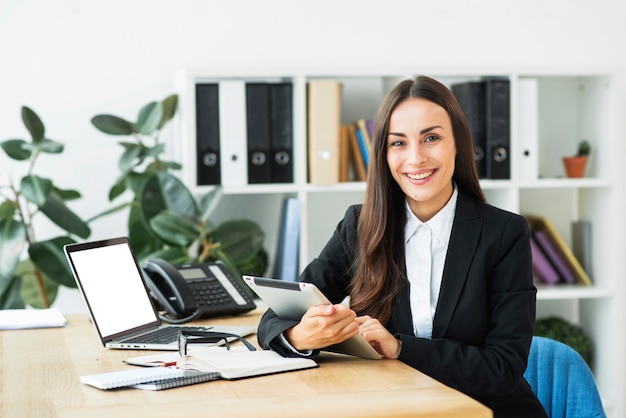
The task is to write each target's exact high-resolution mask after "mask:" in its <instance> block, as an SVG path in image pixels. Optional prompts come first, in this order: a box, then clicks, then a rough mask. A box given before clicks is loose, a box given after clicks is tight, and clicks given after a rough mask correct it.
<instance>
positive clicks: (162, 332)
mask: <svg viewBox="0 0 626 418" xmlns="http://www.w3.org/2000/svg"><path fill="white" fill-rule="evenodd" d="M179 330H185V331H208V328H207V327H161V328H158V329H156V330H154V331H152V332H149V333H147V334H143V335H137V336H135V337H131V338H128V339H126V340H124V342H125V343H142V344H170V343H173V342H176V341H177V340H178V331H179Z"/></svg>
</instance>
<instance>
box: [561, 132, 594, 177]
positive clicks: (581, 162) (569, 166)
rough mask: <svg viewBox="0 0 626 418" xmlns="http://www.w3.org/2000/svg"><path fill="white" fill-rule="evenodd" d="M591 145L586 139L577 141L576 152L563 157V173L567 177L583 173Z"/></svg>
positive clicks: (579, 175) (582, 175)
mask: <svg viewBox="0 0 626 418" xmlns="http://www.w3.org/2000/svg"><path fill="white" fill-rule="evenodd" d="M590 152H591V146H590V145H589V142H588V141H587V140H582V141H580V142H579V143H578V153H577V154H576V155H574V156H570V157H563V165H564V166H565V174H566V175H567V177H569V178H581V177H584V175H585V167H586V166H587V160H588V159H589V153H590Z"/></svg>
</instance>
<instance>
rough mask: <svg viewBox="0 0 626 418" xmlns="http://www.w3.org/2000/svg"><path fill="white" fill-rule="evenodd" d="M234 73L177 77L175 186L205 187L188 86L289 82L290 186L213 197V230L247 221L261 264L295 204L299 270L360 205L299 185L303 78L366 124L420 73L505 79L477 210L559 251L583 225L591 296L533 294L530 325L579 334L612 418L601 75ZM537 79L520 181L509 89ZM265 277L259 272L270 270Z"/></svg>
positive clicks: (610, 222) (611, 176) (614, 186)
mask: <svg viewBox="0 0 626 418" xmlns="http://www.w3.org/2000/svg"><path fill="white" fill-rule="evenodd" d="M427 70H428V71H426V70H424V69H421V71H419V72H417V71H413V70H410V71H398V70H391V71H390V70H389V69H383V70H375V71H369V70H368V71H363V70H358V69H355V70H354V71H346V70H339V71H336V70H333V71H327V70H326V71H310V72H306V73H302V72H290V71H282V70H280V71H265V72H255V73H254V74H250V73H246V72H243V71H229V72H220V73H219V74H217V73H215V72H212V71H209V70H206V71H205V70H185V71H183V72H181V73H180V74H178V75H177V78H176V85H177V89H178V92H179V94H180V109H179V122H180V132H181V134H182V136H181V138H179V140H178V141H177V143H178V145H179V147H177V148H176V149H177V151H178V153H179V154H178V155H177V157H178V158H179V160H180V161H181V162H182V164H183V169H184V173H183V180H184V181H185V183H186V184H187V185H188V186H189V187H191V188H192V189H193V190H195V191H196V192H197V193H202V192H205V191H207V190H208V189H209V188H210V186H201V187H199V186H197V185H196V180H195V172H196V166H195V128H194V127H195V126H196V125H195V122H196V121H195V111H194V109H195V96H194V95H195V93H194V92H195V89H194V86H195V84H196V83H199V82H206V81H217V80H222V79H238V80H246V81H273V80H277V79H279V80H289V81H291V82H292V83H293V92H294V97H293V115H294V119H293V123H294V138H293V139H294V144H293V154H294V155H293V157H294V161H295V164H294V182H293V184H267V185H248V186H240V187H236V188H228V187H225V188H224V198H223V200H222V202H221V205H220V208H219V210H218V213H217V214H216V216H217V217H218V218H220V219H218V220H222V219H221V218H223V219H229V218H236V217H245V218H250V219H254V220H256V221H258V222H259V223H260V224H261V225H262V226H263V228H264V230H265V232H266V249H267V250H268V251H269V253H270V257H271V258H272V259H273V257H274V252H275V246H276V240H277V233H278V223H279V219H278V218H279V213H280V204H281V200H282V198H283V197H285V196H297V197H298V198H299V199H300V201H301V204H302V214H301V217H302V224H301V239H300V265H301V267H302V266H305V265H306V264H307V263H308V262H309V261H310V260H311V259H313V258H314V257H315V256H316V255H317V254H318V253H319V251H320V250H321V248H322V247H323V245H324V244H325V243H326V241H327V240H328V239H329V238H330V236H331V234H332V232H333V230H334V228H335V226H336V224H337V222H339V220H341V218H342V217H343V213H344V211H345V209H346V208H347V207H348V205H350V204H352V203H359V202H361V201H362V199H363V193H364V190H365V184H364V183H362V182H351V183H338V184H335V185H329V186H319V185H312V184H308V183H307V152H306V149H307V146H306V144H307V137H306V83H307V81H308V80H311V79H319V78H329V79H335V80H339V81H341V83H342V86H343V93H342V94H343V97H342V101H343V103H342V123H344V124H349V123H353V122H354V121H355V120H356V119H359V118H365V119H373V118H374V116H375V113H376V109H377V107H378V104H379V103H380V101H381V100H382V98H383V96H384V95H385V94H386V93H387V91H389V90H390V89H391V88H392V87H393V86H394V85H395V84H396V83H397V82H399V81H400V80H402V79H405V78H411V77H413V76H414V75H416V74H427V75H429V76H432V77H435V78H437V79H438V80H440V81H442V82H443V83H444V84H446V85H448V86H450V85H452V84H453V83H456V82H462V81H469V80H478V79H480V78H481V77H482V76H500V77H507V78H508V79H509V80H510V86H511V148H510V155H511V179H510V180H482V181H481V185H482V187H483V189H484V191H485V194H486V196H487V198H488V200H489V202H490V203H491V204H493V205H495V206H498V207H501V208H503V209H506V210H509V211H512V212H516V213H537V214H541V215H543V216H546V217H548V218H549V219H550V220H551V221H552V223H553V224H554V225H555V227H556V229H557V230H558V231H559V233H560V234H561V235H562V236H563V238H564V239H565V241H566V242H567V243H569V244H571V231H570V228H571V227H570V225H571V222H572V221H575V220H579V219H586V220H589V221H591V224H592V231H593V236H592V242H593V254H592V260H593V266H592V268H591V271H588V273H589V275H590V277H591V278H592V281H593V285H592V286H588V287H585V286H580V285H568V286H565V285H557V286H538V288H539V291H538V310H537V315H538V318H541V317H546V316H549V315H559V316H561V317H564V318H565V319H567V320H569V321H571V322H574V323H576V324H579V325H580V326H582V328H583V329H584V331H585V332H586V333H587V334H588V335H589V336H590V338H591V339H592V342H593V353H594V358H593V364H592V369H593V371H594V375H595V377H596V381H597V383H598V386H599V388H600V392H601V395H602V397H603V401H604V403H605V407H606V409H607V412H608V413H609V415H610V416H624V415H625V407H624V401H623V399H624V393H623V392H624V383H625V382H624V377H623V376H622V375H621V371H622V370H623V358H622V357H623V339H624V328H623V326H622V324H621V317H622V315H623V312H622V308H621V304H622V301H621V299H622V294H623V285H622V278H621V275H622V272H623V271H624V265H625V263H624V257H623V249H624V242H623V241H624V240H623V237H622V234H621V233H620V231H621V230H622V229H618V227H619V226H621V221H618V220H619V219H620V217H621V213H620V207H621V206H620V205H621V204H622V202H623V196H622V193H623V192H622V190H621V189H622V188H621V186H620V185H619V184H618V179H619V178H620V173H621V172H622V171H623V167H622V166H621V165H620V162H619V160H618V158H619V156H620V155H622V154H623V151H624V150H623V149H622V145H621V144H620V141H621V139H620V138H619V132H618V128H617V126H618V125H617V123H616V120H617V112H618V101H617V100H616V96H617V93H618V91H619V88H618V86H617V85H616V84H617V78H616V77H615V76H614V75H613V74H612V73H611V72H610V71H604V70H599V71H583V72H576V71H571V70H566V71H549V72H546V71H525V72H523V73H520V72H516V71H511V72H503V71H491V70H489V69H487V71H474V72H466V71H456V70H449V69H427ZM525 78H535V79H537V81H538V110H539V112H538V114H539V120H538V138H539V142H538V164H537V167H538V173H536V176H535V177H537V179H536V180H526V178H528V176H527V174H528V173H521V163H520V158H521V155H522V143H521V142H522V141H521V138H520V133H519V130H520V126H521V124H522V123H523V121H520V118H519V105H518V101H519V97H518V94H519V88H520V87H519V86H520V80H523V79H525ZM581 139H587V140H589V142H590V143H591V147H592V153H591V158H590V162H589V164H588V167H587V172H586V177H585V178H583V179H566V178H564V177H565V176H564V169H563V165H562V163H561V157H562V156H565V155H571V154H574V153H575V152H576V149H577V144H578V142H579V141H580V140H581ZM270 267H271V266H270Z"/></svg>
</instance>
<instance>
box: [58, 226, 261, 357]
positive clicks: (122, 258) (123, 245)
mask: <svg viewBox="0 0 626 418" xmlns="http://www.w3.org/2000/svg"><path fill="white" fill-rule="evenodd" d="M64 251H65V256H66V257H67V261H68V262H69V265H70V268H71V269H72V273H73V274H74V278H75V279H76V283H77V284H78V288H79V289H80V292H81V294H82V296H83V298H84V300H85V303H86V304H87V308H88V310H89V315H90V317H91V321H92V323H93V325H94V326H95V328H96V331H97V332H98V335H99V336H100V340H101V341H102V344H103V345H104V346H105V347H107V348H117V349H132V350H178V331H179V330H181V329H182V330H189V331H215V332H226V333H232V334H237V335H241V336H246V335H250V334H252V333H254V332H255V331H256V327H254V326H179V325H166V324H162V323H161V319H160V318H159V315H158V312H157V310H156V309H155V307H154V305H153V303H152V300H151V298H150V294H149V293H148V289H147V287H146V285H145V283H144V280H143V277H142V272H141V269H140V268H139V265H138V263H137V259H136V257H135V254H134V252H133V250H132V248H131V246H130V242H129V240H128V238H126V237H120V238H113V239H107V240H102V241H93V242H86V243H78V244H67V245H65V246H64Z"/></svg>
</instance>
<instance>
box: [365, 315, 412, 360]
mask: <svg viewBox="0 0 626 418" xmlns="http://www.w3.org/2000/svg"><path fill="white" fill-rule="evenodd" d="M356 322H357V323H358V324H359V334H361V335H362V336H363V338H365V340H366V341H367V342H368V343H370V345H371V346H372V347H374V349H375V350H376V351H378V353H379V354H381V355H382V356H383V357H385V358H389V359H397V358H398V356H399V355H400V349H401V348H402V342H401V341H400V340H398V339H397V338H396V337H394V336H393V335H391V334H390V333H389V331H387V329H386V328H385V327H384V326H383V325H382V324H381V323H380V322H379V321H378V319H374V318H372V317H370V316H359V317H358V318H356Z"/></svg>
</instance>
